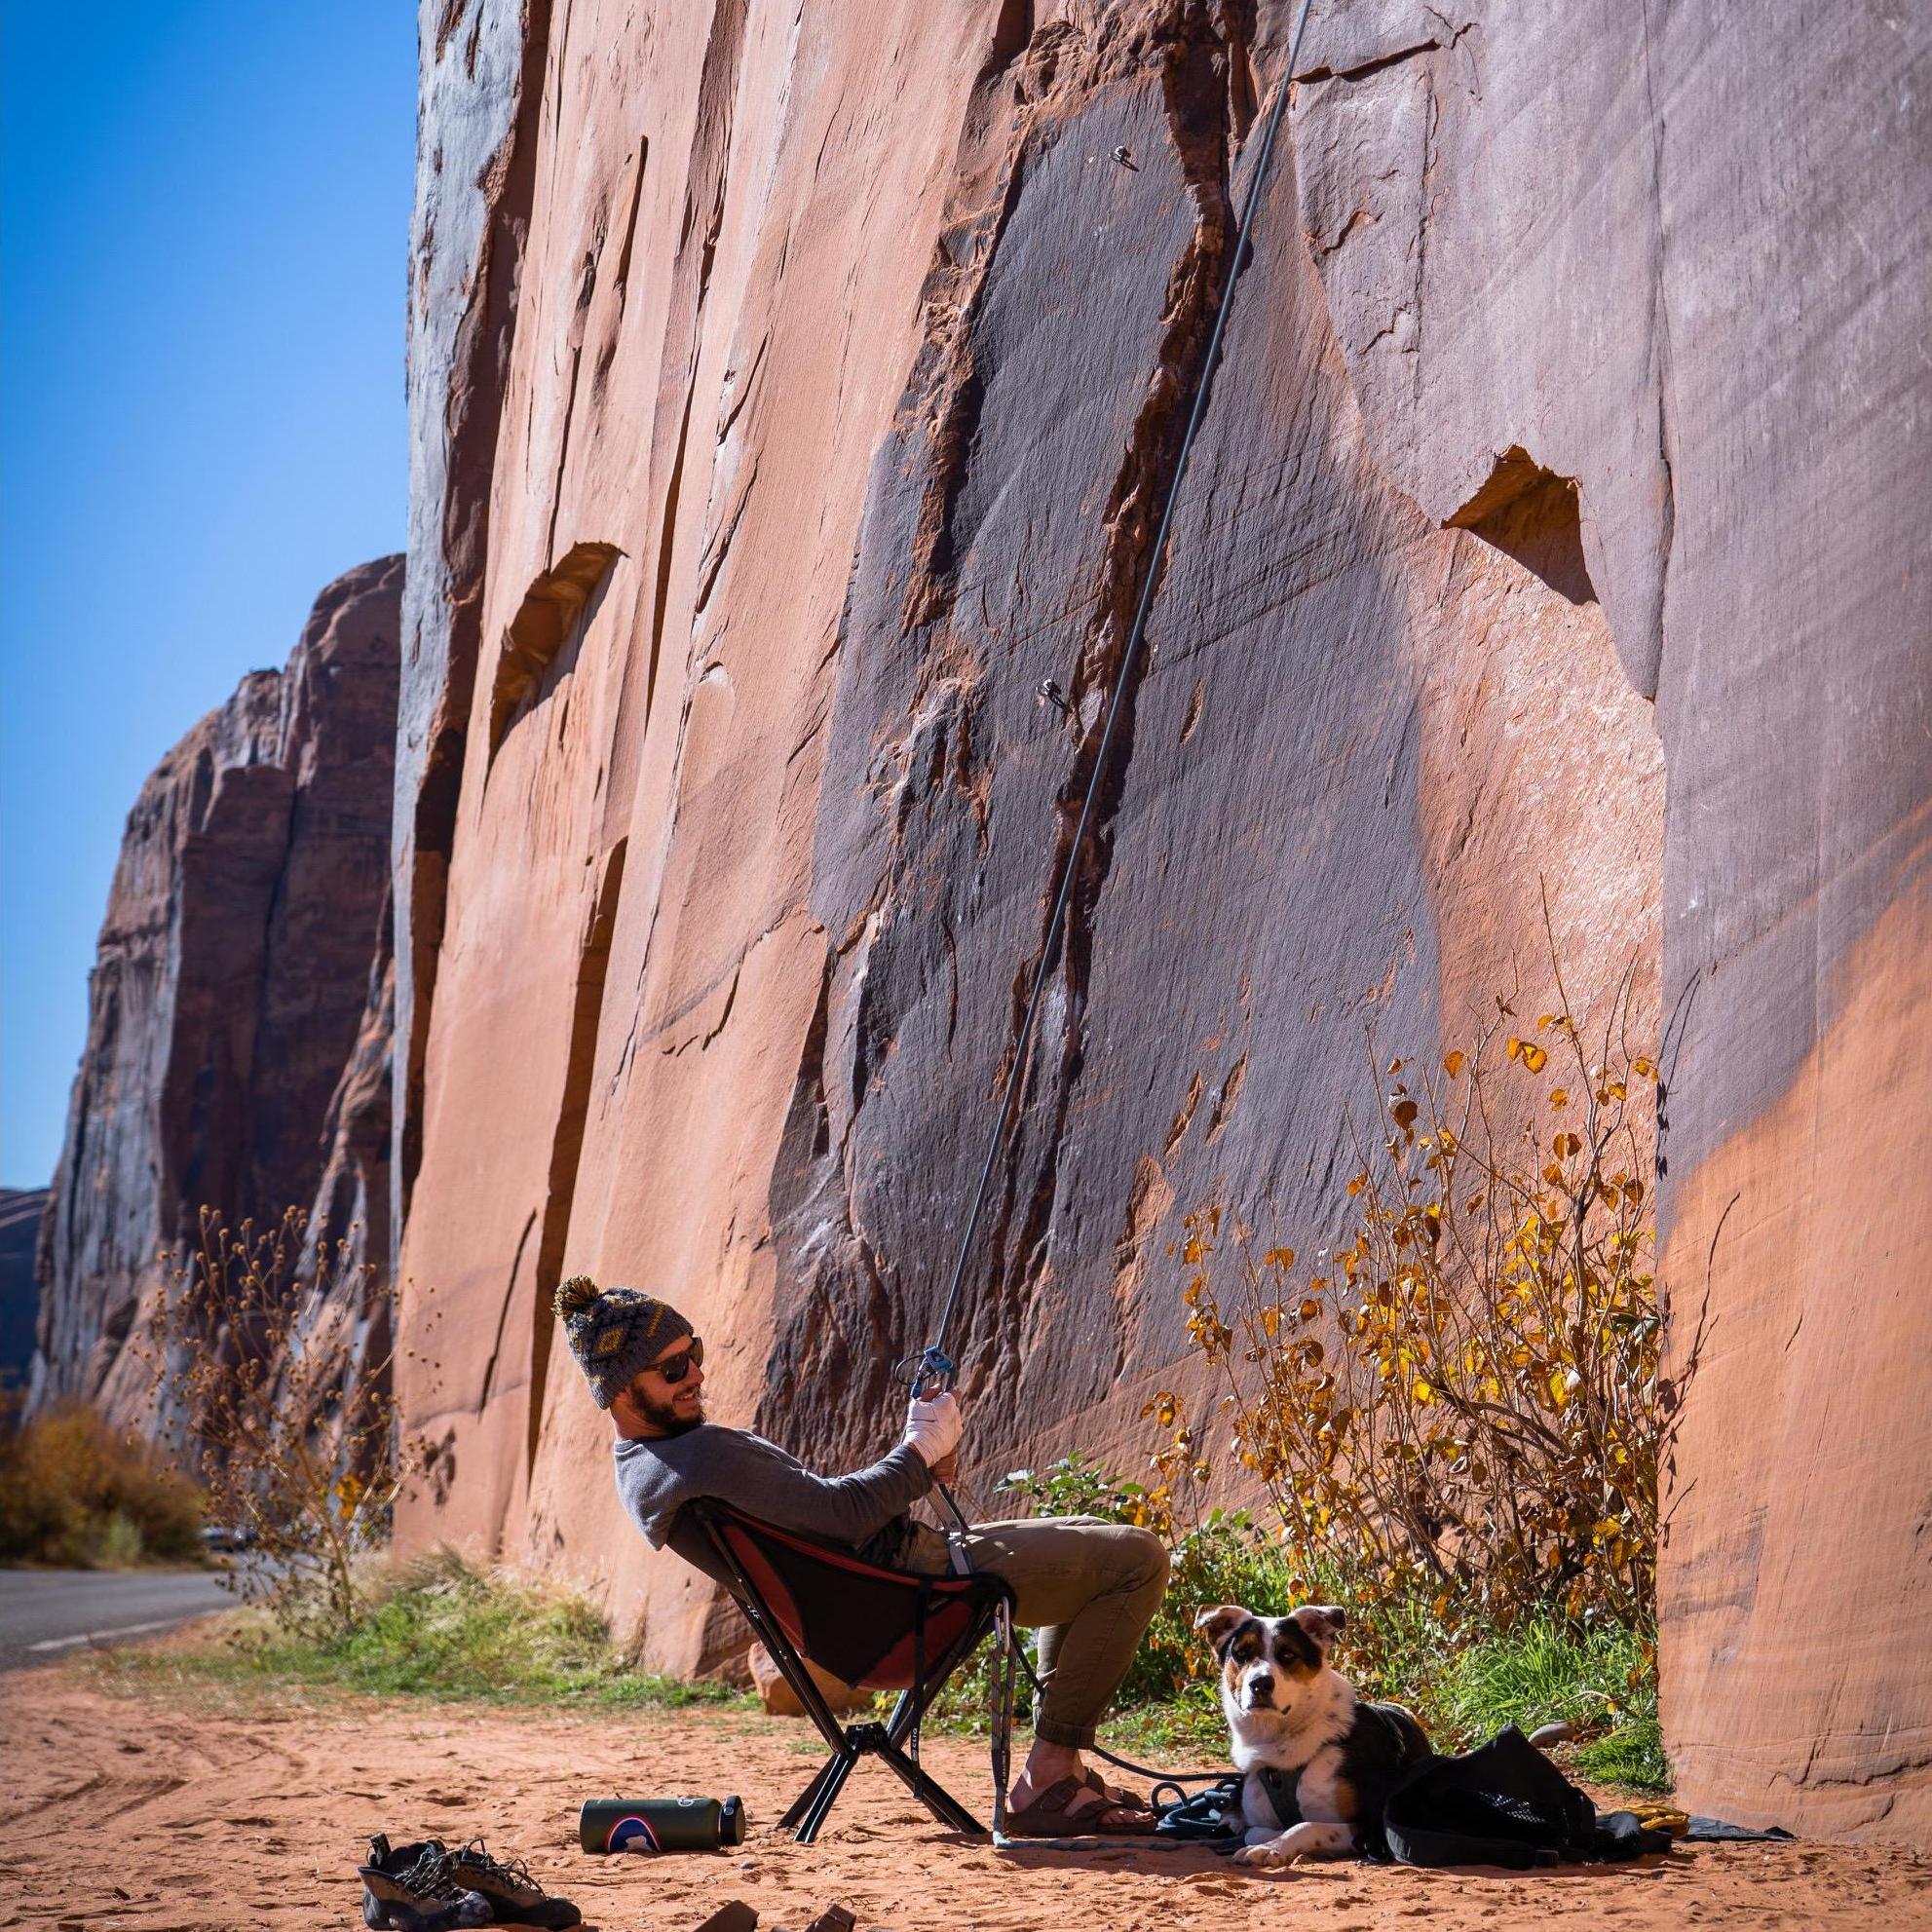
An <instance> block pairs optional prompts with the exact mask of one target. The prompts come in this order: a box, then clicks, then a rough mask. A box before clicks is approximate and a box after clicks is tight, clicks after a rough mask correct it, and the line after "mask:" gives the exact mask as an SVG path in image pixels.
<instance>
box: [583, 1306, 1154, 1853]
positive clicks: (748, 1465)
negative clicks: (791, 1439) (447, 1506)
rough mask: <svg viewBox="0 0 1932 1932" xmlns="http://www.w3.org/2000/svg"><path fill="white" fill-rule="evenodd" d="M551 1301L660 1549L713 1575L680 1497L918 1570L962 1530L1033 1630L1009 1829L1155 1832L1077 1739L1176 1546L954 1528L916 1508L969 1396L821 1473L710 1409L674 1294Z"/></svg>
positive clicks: (1088, 1738)
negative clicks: (927, 1519)
mask: <svg viewBox="0 0 1932 1932" xmlns="http://www.w3.org/2000/svg"><path fill="white" fill-rule="evenodd" d="M556 1306H557V1313H558V1314H559V1315H560V1316H561V1317H562V1319H563V1324H564V1328H565V1331H566V1333H567V1334H568V1335H569V1338H570V1345H571V1349H572V1352H573V1353H574V1354H575V1355H576V1357H577V1360H578V1363H579V1365H580V1366H581V1367H582V1368H583V1370H584V1373H585V1376H586V1377H587V1380H588V1381H589V1383H590V1393H591V1395H592V1397H593V1398H594V1399H595V1401H596V1403H597V1406H598V1407H599V1408H600V1409H603V1410H606V1411H607V1412H608V1413H609V1415H610V1419H611V1424H612V1427H613V1428H614V1429H615V1430H616V1432H617V1444H616V1452H617V1487H618V1494H619V1495H620V1496H622V1497H623V1498H624V1504H625V1508H626V1509H628V1510H629V1512H630V1514H631V1515H632V1516H633V1517H634V1518H635V1519H636V1521H637V1526H638V1528H639V1529H641V1530H642V1531H643V1532H644V1534H645V1535H646V1537H647V1538H649V1540H650V1542H651V1543H652V1545H653V1546H654V1547H655V1548H659V1549H663V1547H664V1546H665V1545H667V1544H668V1545H669V1547H670V1548H671V1549H673V1550H675V1551H676V1552H677V1553H678V1554H679V1555H680V1556H682V1557H683V1558H684V1559H685V1560H686V1561H687V1562H689V1563H693V1564H695V1565H696V1566H697V1567H698V1568H699V1569H701V1570H703V1571H704V1572H706V1573H707V1574H712V1575H715V1574H717V1569H716V1562H715V1559H714V1557H713V1555H712V1553H711V1551H710V1549H709V1547H708V1545H707V1544H706V1542H705V1539H704V1537H703V1536H702V1534H700V1533H699V1532H698V1531H697V1529H696V1527H695V1526H694V1525H692V1524H690V1523H688V1522H681V1520H680V1511H681V1509H682V1508H683V1505H684V1504H685V1503H687V1502H692V1501H695V1500H697V1499H698V1498H700V1497H703V1496H714V1497H717V1498H718V1499H720V1500H721V1501H724V1502H726V1503H729V1504H731V1505H732V1506H733V1507H735V1508H737V1509H739V1510H742V1511H743V1512H744V1513H745V1514H746V1515H747V1516H754V1517H758V1518H760V1519H761V1520H763V1521H764V1522H767V1523H772V1524H776V1525H777V1527H778V1528H780V1529H784V1530H792V1531H796V1532H799V1533H800V1534H806V1535H811V1536H818V1537H822V1538H824V1539H826V1540H828V1541H832V1542H836V1543H840V1544H843V1545H844V1546H846V1547H847V1548H849V1549H851V1550H852V1551H853V1552H854V1553H855V1554H856V1555H858V1556H860V1557H862V1558H864V1559H865V1560H866V1561H867V1562H870V1563H874V1564H879V1565H883V1566H885V1567H887V1568H890V1569H898V1570H904V1571H908V1572H914V1573H921V1574H926V1575H934V1576H937V1575H945V1574H947V1573H949V1572H951V1571H952V1569H953V1567H954V1566H953V1564H952V1561H951V1559H952V1556H953V1545H954V1544H955V1543H957V1544H958V1545H959V1547H960V1549H961V1551H962V1553H963V1554H964V1556H965V1558H966V1564H967V1565H968V1566H969V1567H970V1568H971V1569H972V1570H973V1571H975V1572H982V1571H983V1572H990V1573H991V1574H993V1575H996V1576H998V1577H1000V1578H1001V1579H1002V1580H1003V1581H1004V1583H1005V1584H1006V1585H1007V1587H1008V1588H1009V1589H1010V1590H1011V1591H1012V1593H1013V1600H1014V1612H1013V1614H1014V1620H1015V1621H1016V1622H1018V1623H1020V1624H1022V1625H1024V1626H1026V1627H1028V1628H1034V1629H1038V1630H1040V1631H1041V1639H1040V1674H1041V1676H1042V1679H1043V1681H1044V1683H1045V1686H1046V1687H1045V1693H1044V1695H1043V1696H1042V1697H1041V1699H1040V1700H1039V1703H1038V1706H1037V1708H1036V1709H1035V1712H1034V1724H1033V1729H1034V1744H1033V1749H1032V1751H1031V1752H1030V1753H1029V1754H1028V1757H1027V1761H1026V1763H1025V1766H1024V1767H1023V1769H1022V1770H1021V1773H1020V1776H1019V1779H1018V1781H1017V1782H1016V1783H1015V1784H1014V1785H1013V1787H1012V1791H1011V1794H1010V1797H1009V1800H1008V1801H1009V1806H1010V1809H1009V1812H1008V1815H1007V1820H1006V1829H1007V1831H1008V1832H1009V1833H1014V1834H1025V1835H1027V1836H1030V1837H1060V1836H1062V1835H1068V1834H1084V1833H1093V1832H1101V1833H1118V1834H1122V1835H1126V1834H1134V1833H1144V1832H1149V1831H1152V1830H1153V1828H1154V1816H1153V1813H1152V1812H1151V1810H1150V1809H1149V1807H1148V1805H1147V1804H1146V1802H1145V1801H1144V1800H1143V1799H1139V1798H1137V1797H1135V1796H1134V1795H1133V1794H1132V1793H1131V1792H1127V1791H1123V1790H1120V1789H1118V1788H1117V1787H1114V1786H1110V1785H1108V1784H1105V1783H1104V1782H1103V1781H1102V1780H1101V1778H1100V1776H1099V1774H1098V1773H1097V1772H1095V1771H1092V1770H1090V1769H1088V1767H1087V1765H1086V1763H1085V1762H1084V1760H1083V1759H1082V1758H1081V1756H1080V1753H1081V1751H1082V1749H1083V1748H1085V1747H1087V1746H1089V1745H1091V1744H1092V1743H1093V1733H1094V1726H1095V1724H1098V1723H1099V1721H1100V1717H1101V1714H1102V1713H1103V1712H1104V1711H1105V1710H1106V1708H1107V1706H1108V1703H1109V1701H1110V1699H1111V1698H1112V1697H1113V1695H1114V1692H1115V1690H1116V1689H1117V1688H1118V1686H1119V1683H1120V1680H1121V1678H1122V1677H1124V1676H1125V1675H1126V1670H1127V1665H1128V1664H1129V1662H1130V1661H1131V1660H1132V1658H1133V1654H1134V1649H1135V1647H1136V1646H1137V1645H1138V1644H1139V1643H1140V1639H1141V1633H1142V1632H1143V1631H1144V1630H1145V1629H1146V1628H1147V1626H1148V1623H1149V1620H1150V1619H1151V1618H1152V1617H1153V1615H1154V1612H1155V1610H1156V1609H1157V1608H1158V1607H1159V1604H1160V1599H1161V1594H1162V1592H1163V1590H1164V1589H1165V1587H1166V1583H1167V1551H1166V1548H1165V1547H1164V1545H1163V1544H1162V1543H1161V1542H1160V1539H1159V1538H1158V1537H1157V1536H1154V1535H1152V1534H1149V1533H1148V1532H1147V1531H1145V1530H1136V1529H1133V1528H1131V1527H1129V1526H1127V1525H1125V1524H1118V1523H1102V1522H1100V1521H1098V1520H1097V1519H1095V1518H1092V1517H1084V1516H1080V1517H1057V1518H1056V1517H1047V1518H1040V1519H1034V1520H1031V1521H1025V1522H1008V1523H983V1524H980V1525H978V1526H977V1527H975V1528H974V1529H972V1530H971V1531H969V1532H966V1533H965V1534H959V1533H955V1534H954V1535H952V1536H951V1537H948V1536H947V1535H944V1534H941V1533H940V1532H939V1531H937V1530H933V1529H931V1528H928V1526H927V1525H926V1524H923V1523H915V1522H914V1521H913V1520H912V1519H911V1517H910V1516H909V1515H908V1514H907V1513H906V1512H907V1511H908V1509H909V1508H910V1507H911V1505H912V1504H913V1503H914V1502H916V1501H917V1500H918V1499H919V1498H920V1497H921V1496H925V1495H926V1494H927V1493H928V1491H929V1490H930V1489H931V1488H932V1486H933V1484H934V1482H935V1481H938V1480H940V1479H941V1478H942V1477H943V1475H944V1474H945V1473H947V1472H948V1471H949V1470H950V1468H951V1465H952V1461H953V1458H954V1456H955V1454H956V1452H957V1451H958V1448H959V1442H960V1433H961V1427H962V1423H961V1418H960V1408H959V1403H958V1401H957V1400H956V1399H955V1397H954V1396H953V1395H952V1394H951V1393H950V1392H948V1393H945V1394H939V1395H933V1396H929V1397H926V1398H923V1399H922V1398H915V1399H914V1400H913V1402H912V1404H911V1406H910V1408H909V1409H908V1411H907V1414H906V1425H905V1433H904V1435H903V1436H902V1438H901V1439H900V1441H899V1443H898V1445H897V1447H896V1448H894V1449H893V1450H892V1451H891V1452H890V1454H889V1455H887V1456H885V1457H883V1458H881V1459H880V1460H879V1461H877V1462H875V1463H873V1464H872V1466H871V1467H870V1468H868V1469H859V1470H855V1471H853V1472H852V1474H851V1475H846V1476H819V1475H814V1473H813V1472H812V1471H811V1470H810V1469H808V1468H806V1467H805V1465H804V1464H803V1463H802V1462H800V1461H799V1460H798V1459H797V1458H795V1457H792V1456H788V1455H787V1454H786V1453H785V1452H784V1451H783V1450H782V1449H779V1448H778V1447H777V1445H776V1444H774V1443H770V1442H767V1441H766V1440H765V1439H764V1438H763V1437H762V1436H755V1435H752V1434H750V1433H748V1432H747V1431H746V1430H743V1429H732V1428H725V1427H723V1426H721V1425H720V1424H718V1423H716V1422H707V1421H705V1420H704V1405H703V1399H702V1395H701V1390H702V1388H703V1385H704V1369H703V1361H704V1349H703V1344H702V1343H701V1341H700V1340H699V1338H698V1337H697V1336H696V1335H695V1334H693V1332H692V1328H691V1324H690V1323H689V1322H688V1321H686V1320H685V1318H684V1317H683V1316H682V1315H681V1314H679V1313H678V1312H677V1310H676V1309H675V1308H673V1307H670V1306H669V1305H668V1304H667V1303H664V1302H661V1301H659V1300H658V1299H657V1298H656V1297H655V1296H652V1295H648V1294H646V1293H645V1292H644V1291H643V1290H642V1289H637V1288H610V1289H603V1290H600V1289H599V1288H598V1287H597V1285H596V1283H595V1282H593V1281H591V1280H590V1279H588V1277H587V1276H583V1275H580V1276H578V1277H577V1278H576V1279H574V1280H570V1281H566V1282H565V1283H564V1284H563V1285H562V1286H561V1287H560V1288H559V1289H558V1290H557V1297H556ZM935 1471H937V1472H939V1473H938V1474H936V1475H935Z"/></svg>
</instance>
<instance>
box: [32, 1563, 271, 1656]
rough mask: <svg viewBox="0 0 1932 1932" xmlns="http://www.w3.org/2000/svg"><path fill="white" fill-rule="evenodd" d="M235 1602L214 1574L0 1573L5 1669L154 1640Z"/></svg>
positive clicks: (123, 1572) (203, 1571)
mask: <svg viewBox="0 0 1932 1932" xmlns="http://www.w3.org/2000/svg"><path fill="white" fill-rule="evenodd" d="M234 1601H235V1599H234V1598H233V1597H232V1596H230V1595H229V1594H228V1592H227V1591H226V1590H224V1589H223V1588H222V1587H221V1579H220V1576H219V1575H218V1573H217V1572H214V1571H212V1570H130V1571H111V1570H0V1670H16V1669H18V1668H19V1666H20V1665H22V1664H39V1663H48V1662H51V1661H52V1660H53V1659H55V1658H57V1657H64V1656H70V1655H72V1653H73V1652H74V1651H76V1650H79V1649H84V1648H86V1647H87V1645H88V1644H89V1643H90V1642H91V1641H92V1642H94V1643H112V1642H115V1641H116V1640H118V1639H120V1638H124V1637H129V1638H133V1637H145V1636H149V1635H151V1634H153V1633H154V1632H156V1631H161V1630H167V1629H170V1628H171V1627H172V1626H173V1625H174V1624H177V1623H186V1622H187V1621H188V1620H189V1619H190V1618H192V1617H197V1616H206V1615H207V1614H208V1612H209V1611H210V1610H226V1609H228V1608H229V1607H230V1606H231V1605H232V1604H233V1603H234Z"/></svg>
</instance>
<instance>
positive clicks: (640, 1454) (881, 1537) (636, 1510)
mask: <svg viewBox="0 0 1932 1932" xmlns="http://www.w3.org/2000/svg"><path fill="white" fill-rule="evenodd" d="M616 1449H617V1493H618V1495H619V1496H622V1497H623V1499H624V1506H625V1508H626V1509H627V1510H629V1512H630V1514H631V1516H632V1517H633V1518H634V1519H635V1520H636V1523H637V1527H638V1528H639V1529H640V1530H642V1531H643V1532H644V1534H645V1536H646V1537H647V1538H648V1539H649V1541H650V1542H651V1544H652V1546H653V1547H654V1548H656V1549H663V1547H664V1546H665V1545H666V1544H668V1545H669V1546H670V1547H671V1548H672V1549H673V1550H675V1551H676V1552H677V1554H678V1555H679V1556H681V1557H683V1558H684V1560H685V1561H686V1562H687V1563H690V1564H695V1565H696V1566H697V1567H698V1568H699V1569H700V1570H701V1571H703V1572H705V1573H706V1574H707V1575H712V1576H717V1575H718V1574H719V1568H718V1564H717V1560H716V1558H715V1557H714V1555H713V1554H712V1551H711V1546H710V1545H709V1543H707V1542H706V1541H705V1539H704V1537H703V1535H702V1534H701V1533H700V1532H699V1531H698V1529H697V1527H696V1526H695V1525H694V1524H691V1523H689V1522H688V1521H680V1519H679V1514H678V1512H679V1511H680V1510H681V1509H682V1508H683V1506H684V1505H685V1504H686V1503H687V1502H690V1501H693V1500H694V1499H696V1498H697V1497H699V1496H716V1497H718V1498H719V1499H720V1500H721V1501H724V1502H729V1503H731V1504H733V1505H734V1507H736V1508H739V1509H741V1510H743V1511H744V1513H745V1514H746V1515H747V1516H756V1517H760V1518H762V1519H763V1520H764V1521H765V1522H767V1523H776V1524H777V1526H778V1527H779V1528H780V1529H781V1530H797V1531H800V1532H801V1533H803V1534H806V1535H811V1536H823V1537H825V1538H826V1539H827V1540H828V1541H831V1542H838V1543H844V1544H846V1545H847V1546H848V1547H849V1548H851V1549H853V1550H857V1551H858V1552H859V1553H860V1554H861V1555H864V1556H866V1557H867V1558H869V1559H870V1560H871V1561H874V1562H883V1563H890V1562H893V1561H894V1560H896V1558H897V1556H898V1554H899V1551H900V1548H901V1546H902V1545H903V1543H904V1541H905V1537H906V1534H907V1531H908V1529H909V1527H910V1526H909V1524H908V1521H907V1518H906V1513H905V1512H906V1511H907V1510H908V1509H909V1508H911V1506H912V1505H913V1504H914V1503H915V1502H917V1501H918V1500H919V1498H920V1497H921V1496H924V1495H925V1494H926V1493H927V1491H928V1490H929V1489H930V1488H931V1487H932V1472H931V1471H930V1470H929V1469H928V1468H927V1466H926V1463H925V1460H924V1459H923V1458H921V1456H920V1454H919V1452H918V1450H916V1449H915V1448H913V1446H912V1444H911V1443H909V1442H902V1443H900V1444H899V1446H898V1447H897V1448H896V1449H894V1450H893V1451H892V1452H891V1454H890V1456H886V1457H882V1458H880V1460H878V1461H877V1462H875V1463H873V1465H872V1466H871V1467H870V1468H869V1469H858V1470H854V1471H853V1472H852V1474H851V1475H849V1476H815V1475H814V1474H813V1472H812V1471H811V1470H810V1469H808V1468H807V1467H806V1466H805V1464H804V1463H803V1462H801V1461H800V1460H799V1459H798V1458H797V1457H795V1456H791V1455H787V1454H786V1452H785V1451H784V1450H782V1449H780V1448H779V1447H778V1446H777V1443H775V1442H767V1441H766V1440H765V1438H764V1437H763V1436H756V1435H752V1434H751V1433H750V1432H749V1431H748V1430H745V1429H728V1428H724V1427H722V1426H720V1425H719V1424H717V1423H715V1422H701V1423H700V1424H699V1426H698V1427H697V1428H695V1429H687V1430H685V1432H684V1433H683V1434H682V1435H668V1436H650V1437H622V1436H621V1437H619V1439H618V1442H617V1445H616ZM720 1580H722V1578H720Z"/></svg>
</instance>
